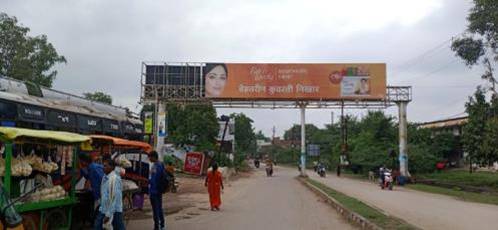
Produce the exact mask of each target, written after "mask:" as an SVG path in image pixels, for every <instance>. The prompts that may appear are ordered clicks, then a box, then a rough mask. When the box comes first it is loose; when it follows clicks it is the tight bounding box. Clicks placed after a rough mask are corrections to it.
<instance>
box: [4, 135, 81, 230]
mask: <svg viewBox="0 0 498 230" xmlns="http://www.w3.org/2000/svg"><path fill="white" fill-rule="evenodd" d="M89 142H90V138H89V137H87V136H83V135H79V134H75V133H69V132H57V131H41V130H31V129H23V128H9V127H0V143H1V146H2V148H1V149H2V151H0V153H1V156H2V158H0V176H2V181H3V190H4V191H6V192H7V193H8V194H9V195H10V199H12V200H15V203H14V204H13V205H14V207H15V210H16V211H17V212H19V213H21V214H22V217H23V226H24V229H40V230H41V229H70V227H71V215H72V206H73V205H74V204H76V203H77V199H76V196H75V178H76V169H77V167H76V166H77V164H76V163H77V158H76V155H77V153H78V150H79V148H80V146H83V145H86V146H88V145H89ZM68 175H69V177H68ZM62 178H68V179H66V181H64V180H63V179H62ZM64 184H68V186H63V185H64Z"/></svg>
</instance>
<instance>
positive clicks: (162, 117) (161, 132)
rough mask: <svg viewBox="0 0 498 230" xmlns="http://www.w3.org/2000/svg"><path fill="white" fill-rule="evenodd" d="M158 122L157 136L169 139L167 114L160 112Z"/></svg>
mask: <svg viewBox="0 0 498 230" xmlns="http://www.w3.org/2000/svg"><path fill="white" fill-rule="evenodd" d="M157 122H158V127H157V132H158V133H157V135H158V136H159V137H167V136H168V132H167V131H166V130H167V127H168V124H167V120H166V112H159V115H158V117H157Z"/></svg>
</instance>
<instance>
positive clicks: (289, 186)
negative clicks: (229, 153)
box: [129, 167, 353, 230]
mask: <svg viewBox="0 0 498 230" xmlns="http://www.w3.org/2000/svg"><path fill="white" fill-rule="evenodd" d="M296 175H297V170H291V169H287V168H280V167H278V168H276V172H275V176H274V177H270V178H268V177H266V176H265V175H264V171H263V169H259V170H258V171H257V172H256V173H255V174H254V175H252V176H251V177H250V178H244V179H240V180H238V181H236V182H234V183H232V186H231V187H228V188H225V190H226V191H225V192H224V194H223V195H222V202H223V204H222V207H221V211H220V212H211V211H208V210H199V208H195V209H192V210H190V211H189V210H186V211H185V212H182V213H178V214H175V215H171V216H168V218H167V222H168V223H167V225H168V226H167V228H168V229H170V230H174V229H183V230H194V229H199V230H209V229H213V230H221V229H234V230H235V229H236V230H244V229H248V230H254V229H275V230H278V229H282V230H284V229H285V230H293V229H303V230H314V229H341V230H342V229H344V230H347V229H353V227H352V226H350V225H349V224H348V223H347V222H346V221H345V220H344V219H342V218H341V217H340V216H339V215H338V214H337V212H336V211H335V210H333V209H332V208H331V207H329V206H328V205H327V204H325V203H323V202H322V201H321V200H320V199H319V198H318V197H317V196H316V195H315V194H313V193H312V192H311V191H310V190H308V189H307V188H306V187H304V186H303V185H301V184H300V183H299V182H298V181H297V180H295V179H294V177H295V176H296ZM206 200H207V195H206ZM205 205H206V206H207V205H208V204H207V203H206V204H205ZM206 208H207V207H206ZM192 212H195V214H194V215H192V214H193V213H192ZM189 213H190V214H191V215H190V216H188V218H189V219H183V218H182V217H184V216H185V214H189ZM151 221H152V220H147V221H141V222H135V223H133V224H132V225H129V229H149V228H148V227H149V226H151V225H150V223H151Z"/></svg>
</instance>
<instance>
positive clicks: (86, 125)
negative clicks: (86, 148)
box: [78, 115, 102, 132]
mask: <svg viewBox="0 0 498 230" xmlns="http://www.w3.org/2000/svg"><path fill="white" fill-rule="evenodd" d="M78 129H79V130H85V131H100V132H101V131H102V120H101V119H99V118H95V117H90V116H83V115H78Z"/></svg>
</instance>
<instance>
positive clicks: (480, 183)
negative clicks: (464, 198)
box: [417, 170, 498, 191]
mask: <svg viewBox="0 0 498 230" xmlns="http://www.w3.org/2000/svg"><path fill="white" fill-rule="evenodd" d="M417 177H418V178H420V179H432V180H436V181H439V182H445V183H452V184H458V185H464V186H474V187H486V188H489V189H492V190H496V191H498V173H493V172H474V173H469V172H468V171H466V170H448V171H443V172H440V173H437V172H436V173H431V174H420V175H417Z"/></svg>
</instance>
